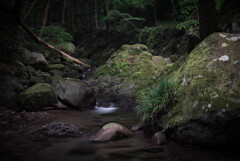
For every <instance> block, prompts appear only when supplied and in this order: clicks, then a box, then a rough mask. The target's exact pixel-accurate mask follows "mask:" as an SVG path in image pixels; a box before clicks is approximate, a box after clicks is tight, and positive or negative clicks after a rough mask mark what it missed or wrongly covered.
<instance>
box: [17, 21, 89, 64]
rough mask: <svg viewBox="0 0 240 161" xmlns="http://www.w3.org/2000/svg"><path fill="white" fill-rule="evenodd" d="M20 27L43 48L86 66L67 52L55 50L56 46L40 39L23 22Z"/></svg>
mask: <svg viewBox="0 0 240 161" xmlns="http://www.w3.org/2000/svg"><path fill="white" fill-rule="evenodd" d="M20 26H21V27H22V28H23V29H24V30H25V31H26V32H27V33H28V34H29V35H30V36H31V37H32V39H33V40H34V41H35V42H36V43H38V44H41V45H43V46H45V47H47V48H49V49H51V50H53V51H56V52H58V53H60V54H62V55H64V56H65V57H67V58H69V59H71V60H72V61H74V62H75V63H77V64H80V65H84V63H82V62H81V61H79V60H77V59H75V58H73V57H71V56H70V55H68V54H66V53H65V52H63V51H61V50H59V49H57V48H55V47H54V46H52V45H50V44H48V43H46V42H45V41H43V40H41V38H39V37H38V36H37V35H36V34H35V33H34V32H33V31H32V30H31V29H30V28H29V27H28V26H27V25H26V24H24V23H23V22H21V24H20Z"/></svg>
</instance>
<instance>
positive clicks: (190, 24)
mask: <svg viewBox="0 0 240 161" xmlns="http://www.w3.org/2000/svg"><path fill="white" fill-rule="evenodd" d="M198 25H199V22H198V21H197V20H192V19H190V20H186V21H183V22H181V23H179V24H177V26H176V28H177V29H178V30H185V31H187V30H189V29H193V28H194V27H197V26H198Z"/></svg>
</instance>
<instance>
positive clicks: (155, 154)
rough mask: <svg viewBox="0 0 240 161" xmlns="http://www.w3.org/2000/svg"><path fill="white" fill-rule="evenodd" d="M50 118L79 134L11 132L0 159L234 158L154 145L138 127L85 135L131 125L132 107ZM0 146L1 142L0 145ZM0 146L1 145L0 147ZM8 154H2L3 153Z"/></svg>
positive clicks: (69, 112) (170, 160)
mask: <svg viewBox="0 0 240 161" xmlns="http://www.w3.org/2000/svg"><path fill="white" fill-rule="evenodd" d="M47 112H48V113H50V114H52V115H54V121H59V122H68V123H71V124H74V125H75V126H76V127H78V128H79V129H81V131H82V133H83V135H82V136H80V137H67V138H56V137H46V136H44V137H39V136H35V135H34V136H32V135H30V134H21V132H19V133H17V134H15V135H14V136H15V137H12V136H11V139H9V140H8V141H6V142H7V143H5V144H6V145H8V146H4V145H2V146H3V147H4V148H5V151H4V150H3V149H1V157H3V160H2V161H7V160H24V161H118V160H128V161H145V160H148V161H157V160H162V161H235V159H231V158H229V157H228V156H227V155H225V154H224V153H222V152H216V151H212V150H209V149H205V150H203V149H200V148H193V147H190V146H188V147H186V146H181V145H178V144H177V143H174V142H172V141H170V142H169V143H168V144H167V145H155V144H153V143H152V141H151V139H150V138H149V137H147V136H145V135H144V133H143V132H142V131H138V132H135V136H133V137H130V138H126V139H121V140H117V141H110V142H104V143H94V142H90V141H88V138H89V137H90V136H91V135H93V134H94V133H96V132H97V131H98V130H99V129H100V128H101V127H102V126H103V125H105V124H107V123H109V122H116V123H120V124H122V125H124V126H125V127H127V128H129V129H131V127H132V126H133V125H136V124H137V123H138V119H137V117H136V114H135V113H134V111H132V110H126V109H123V108H118V107H114V106H113V105H111V106H110V107H109V108H104V107H95V109H92V110H86V111H75V110H49V111H47ZM44 124H45V123H44V121H42V122H37V123H32V125H27V126H28V127H27V126H26V128H29V127H30V126H31V127H32V128H34V129H36V128H38V127H41V126H42V125H44ZM0 147H1V146H0ZM3 147H1V148H3ZM3 154H4V155H5V156H6V155H12V157H10V158H9V157H4V155H3ZM1 157H0V158H1Z"/></svg>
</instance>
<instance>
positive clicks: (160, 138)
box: [152, 131, 167, 145]
mask: <svg viewBox="0 0 240 161" xmlns="http://www.w3.org/2000/svg"><path fill="white" fill-rule="evenodd" d="M152 142H153V144H158V145H165V144H167V137H166V135H165V133H164V132H161V131H160V132H157V133H155V134H154V135H153V137H152Z"/></svg>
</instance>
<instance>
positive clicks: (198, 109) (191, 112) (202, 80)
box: [161, 33, 240, 127]
mask: <svg viewBox="0 0 240 161" xmlns="http://www.w3.org/2000/svg"><path fill="white" fill-rule="evenodd" d="M225 35H227V36H228V37H229V36H233V35H230V34H225ZM225 41H226V39H225V38H222V37H221V36H219V33H215V34H212V35H210V36H209V37H208V38H206V39H205V40H204V41H203V42H201V43H200V44H199V45H198V46H197V47H196V48H195V49H194V50H193V51H192V52H191V53H190V55H189V56H187V55H186V56H183V57H181V58H180V59H179V60H178V61H177V62H175V64H174V65H172V67H167V68H165V70H164V71H163V72H162V74H161V77H166V76H168V77H170V78H171V79H172V80H175V81H176V82H177V83H178V89H177V94H178V103H177V104H176V106H174V107H173V108H172V109H171V110H170V111H169V113H168V114H167V115H165V116H164V117H163V121H162V126H168V127H173V126H175V125H179V124H183V123H185V122H187V121H190V120H197V119H200V118H202V117H203V116H204V115H213V116H214V115H218V114H219V113H221V114H223V115H224V112H222V111H226V113H227V112H228V113H232V114H234V111H236V110H239V109H240V103H239V102H240V100H239V92H238V91H240V89H239V80H240V73H239V70H240V65H239V64H238V65H236V64H234V61H236V60H240V55H239V54H238V52H239V46H240V42H239V41H235V42H233V41H232V42H231V43H233V44H232V45H229V46H228V47H226V48H222V46H221V45H222V43H223V42H225ZM223 55H228V56H229V58H230V60H229V61H227V62H223V61H219V60H218V59H219V58H220V57H221V56H223Z"/></svg>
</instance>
